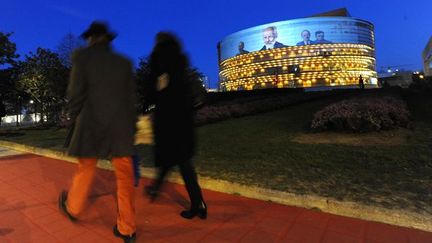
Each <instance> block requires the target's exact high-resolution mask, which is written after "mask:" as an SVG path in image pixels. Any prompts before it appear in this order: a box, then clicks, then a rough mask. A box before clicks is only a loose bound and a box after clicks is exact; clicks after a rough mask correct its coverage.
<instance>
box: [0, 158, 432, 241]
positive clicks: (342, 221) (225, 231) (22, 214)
mask: <svg viewBox="0 0 432 243" xmlns="http://www.w3.org/2000/svg"><path fill="white" fill-rule="evenodd" d="M11 158H12V159H10V160H6V159H5V158H4V157H3V158H0V227H2V225H7V226H8V227H9V228H10V229H9V231H7V229H6V231H2V228H0V242H1V243H3V242H9V241H10V242H20V243H21V242H78V243H87V242H121V240H120V239H117V238H115V237H114V236H113V235H112V226H113V225H114V224H115V221H116V201H115V178H114V174H113V172H111V171H105V170H97V176H96V178H95V183H94V187H93V189H92V191H91V195H90V198H89V200H88V205H87V208H86V209H85V211H84V212H83V214H82V215H81V217H80V221H79V223H76V224H73V223H71V222H70V221H69V220H68V219H66V217H64V216H63V215H61V214H60V213H59V212H58V209H57V196H58V193H59V192H60V190H62V189H66V188H68V186H69V183H70V180H71V178H72V175H73V173H74V171H75V169H76V165H75V164H70V163H67V162H64V161H61V160H55V159H49V158H44V157H40V156H32V155H26V156H15V157H11ZM18 176H20V177H18ZM148 183H150V180H149V179H142V180H141V183H140V185H141V186H140V187H138V188H137V189H136V193H137V194H136V212H137V231H138V232H137V235H138V241H137V242H171V243H177V242H222V243H223V242H284V243H289V242H296V243H308V242H335V243H339V242H341V243H343V242H377V243H385V242H392V243H397V242H408V240H409V242H413V243H428V242H432V233H429V232H422V231H418V230H411V229H406V228H400V227H394V226H389V225H385V224H379V223H373V222H366V221H362V220H357V219H351V218H347V217H341V216H335V215H330V214H326V213H321V212H316V211H311V210H306V209H300V208H296V207H289V206H285V205H279V204H274V203H271V202H264V201H259V200H255V199H248V198H244V197H240V196H234V195H229V194H225V193H219V192H213V191H208V190H204V192H203V193H204V195H205V198H206V202H207V205H208V208H209V211H208V218H207V219H206V220H201V219H199V218H194V219H193V220H186V219H183V218H181V217H180V216H179V213H180V211H182V210H184V209H185V208H188V207H189V202H188V197H187V193H186V190H185V188H184V186H183V185H178V184H172V183H167V184H166V187H165V190H164V192H163V193H162V194H161V196H160V197H159V198H158V199H157V200H156V201H155V202H154V203H150V202H149V200H148V198H146V197H145V196H144V195H143V185H145V184H148ZM11 230H12V231H11ZM2 234H3V235H2Z"/></svg>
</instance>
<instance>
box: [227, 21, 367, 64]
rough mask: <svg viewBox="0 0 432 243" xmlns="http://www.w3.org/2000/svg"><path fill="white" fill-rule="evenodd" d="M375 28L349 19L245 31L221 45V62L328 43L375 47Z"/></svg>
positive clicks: (267, 26) (270, 25)
mask: <svg viewBox="0 0 432 243" xmlns="http://www.w3.org/2000/svg"><path fill="white" fill-rule="evenodd" d="M373 31H374V29H373V25H372V24H371V23H370V22H367V21H364V20H360V19H356V18H350V17H312V18H303V19H294V20H287V21H281V22H275V23H271V24H265V25H260V26H256V27H252V28H249V29H245V30H242V31H239V32H236V33H234V34H231V35H229V36H227V37H226V38H224V39H223V40H222V41H221V42H220V52H221V53H220V55H221V59H222V60H225V59H227V58H230V57H234V56H236V55H241V54H246V53H249V52H254V51H260V50H267V49H274V48H281V47H286V46H303V45H314V44H327V43H352V44H365V45H369V46H374V33H373Z"/></svg>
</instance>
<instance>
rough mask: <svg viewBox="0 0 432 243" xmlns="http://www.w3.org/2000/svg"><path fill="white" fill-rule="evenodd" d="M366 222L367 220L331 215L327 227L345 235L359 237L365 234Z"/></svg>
mask: <svg viewBox="0 0 432 243" xmlns="http://www.w3.org/2000/svg"><path fill="white" fill-rule="evenodd" d="M366 224H367V222H365V221H362V220H358V219H353V218H348V217H343V216H337V215H332V216H331V217H330V221H329V222H328V227H327V228H328V230H331V231H334V232H337V233H342V234H344V235H347V236H352V237H357V238H361V237H362V236H363V235H364V234H365V230H366Z"/></svg>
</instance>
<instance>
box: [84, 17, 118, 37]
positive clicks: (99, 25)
mask: <svg viewBox="0 0 432 243" xmlns="http://www.w3.org/2000/svg"><path fill="white" fill-rule="evenodd" d="M102 35H106V36H107V37H108V39H109V40H110V41H112V40H114V39H115V38H116V37H117V34H116V33H114V32H111V31H109V30H108V25H107V24H105V23H103V22H100V21H94V22H93V23H91V25H90V26H89V28H88V29H87V30H86V31H84V32H83V33H82V34H81V37H82V38H83V39H87V38H89V37H90V36H102Z"/></svg>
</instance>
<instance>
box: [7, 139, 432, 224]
mask: <svg viewBox="0 0 432 243" xmlns="http://www.w3.org/2000/svg"><path fill="white" fill-rule="evenodd" d="M0 146H3V147H7V148H10V149H14V150H19V151H23V152H29V153H33V154H37V155H41V156H45V157H49V158H55V159H61V160H65V161H68V162H71V163H77V160H76V159H75V158H73V157H70V156H67V155H65V154H64V153H63V152H59V151H53V150H50V149H43V148H38V147H33V146H27V145H22V144H18V143H13V142H8V141H1V140H0ZM98 167H99V168H102V169H107V170H112V167H111V163H110V162H109V161H107V160H100V161H99V162H98ZM154 175H155V172H154V170H153V169H148V168H141V176H142V177H146V178H153V177H154ZM199 180H200V185H201V187H202V188H204V189H208V190H212V191H218V192H223V193H229V194H239V195H241V196H244V197H248V198H254V199H259V200H264V201H272V202H276V203H280V204H284V205H289V206H296V207H302V208H309V209H319V210H321V211H322V212H326V213H331V214H336V215H341V216H347V217H352V218H358V219H363V220H368V221H376V222H381V223H387V224H392V225H397V226H402V227H409V228H415V229H419V230H425V231H430V232H432V215H422V214H418V213H414V212H407V211H403V210H394V209H386V208H382V207H374V206H367V205H362V204H360V203H356V202H343V201H337V200H334V199H329V198H325V197H319V196H311V195H297V194H294V193H288V192H282V191H276V190H270V189H265V188H261V187H255V186H245V185H241V184H238V183H232V182H228V181H223V180H216V179H212V178H209V177H200V178H199ZM168 181H169V182H174V183H179V184H183V180H182V178H181V176H180V175H179V174H178V173H171V175H170V177H169V178H168Z"/></svg>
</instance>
